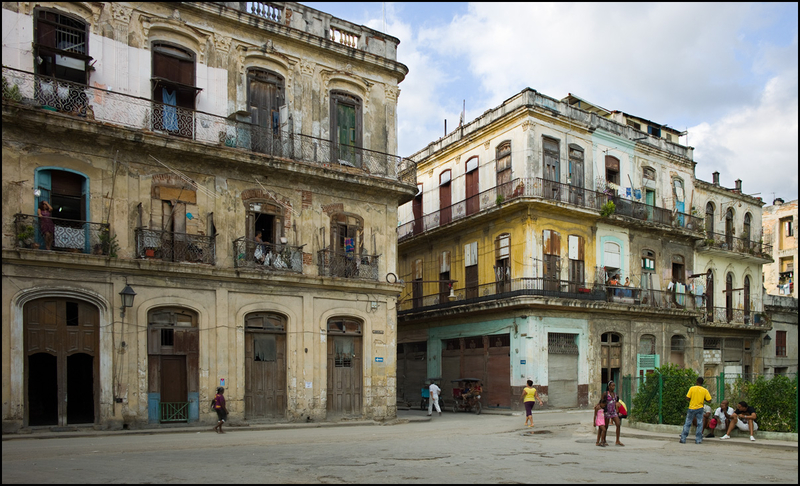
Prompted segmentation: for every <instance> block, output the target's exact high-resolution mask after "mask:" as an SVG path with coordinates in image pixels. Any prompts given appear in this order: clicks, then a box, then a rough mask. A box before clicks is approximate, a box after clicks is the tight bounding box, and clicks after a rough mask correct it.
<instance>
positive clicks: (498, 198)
mask: <svg viewBox="0 0 800 486" xmlns="http://www.w3.org/2000/svg"><path fill="white" fill-rule="evenodd" d="M505 200H506V198H505V197H503V195H502V194H498V195H497V198H496V199H495V200H494V202H495V203H497V205H498V206H502V205H503V201H505Z"/></svg>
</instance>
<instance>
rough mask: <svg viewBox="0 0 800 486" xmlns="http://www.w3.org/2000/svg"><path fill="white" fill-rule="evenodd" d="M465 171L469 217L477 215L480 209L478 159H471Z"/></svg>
mask: <svg viewBox="0 0 800 486" xmlns="http://www.w3.org/2000/svg"><path fill="white" fill-rule="evenodd" d="M464 170H465V172H466V175H465V177H464V184H465V186H466V187H465V189H466V198H467V216H469V215H470V214H474V213H477V212H478V210H479V209H480V200H479V199H478V193H479V192H480V187H479V186H480V181H479V172H480V171H479V170H478V157H477V156H475V157H470V159H469V160H467V162H466V164H465V166H464Z"/></svg>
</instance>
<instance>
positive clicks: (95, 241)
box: [14, 214, 112, 255]
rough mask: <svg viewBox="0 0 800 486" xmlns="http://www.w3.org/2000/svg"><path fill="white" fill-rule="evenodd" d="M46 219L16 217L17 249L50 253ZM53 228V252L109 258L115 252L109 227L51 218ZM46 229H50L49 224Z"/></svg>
mask: <svg viewBox="0 0 800 486" xmlns="http://www.w3.org/2000/svg"><path fill="white" fill-rule="evenodd" d="M43 219H44V218H39V217H38V216H33V215H30V214H15V215H14V230H15V231H16V234H15V239H14V241H15V244H16V247H17V248H28V249H32V250H47V241H46V240H45V233H44V231H43V230H42V229H43V225H42V223H43ZM49 219H50V221H51V222H52V225H53V235H52V238H53V241H52V244H51V247H50V249H51V250H55V251H66V252H74V253H85V254H92V255H109V254H110V253H111V250H112V243H111V237H110V228H109V225H108V224H103V223H91V222H89V221H78V220H72V219H62V218H52V217H51V218H49ZM44 228H47V223H45V225H44Z"/></svg>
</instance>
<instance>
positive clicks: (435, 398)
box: [428, 381, 442, 417]
mask: <svg viewBox="0 0 800 486" xmlns="http://www.w3.org/2000/svg"><path fill="white" fill-rule="evenodd" d="M428 391H430V395H431V397H430V399H429V400H428V417H430V416H431V413H432V412H433V407H434V406H436V411H437V412H439V415H442V409H441V407H439V394H440V393H442V389H441V388H439V386H438V385H437V384H436V383H435V382H433V381H431V386H429V387H428Z"/></svg>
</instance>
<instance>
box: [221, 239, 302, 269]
mask: <svg viewBox="0 0 800 486" xmlns="http://www.w3.org/2000/svg"><path fill="white" fill-rule="evenodd" d="M233 254H234V259H233V265H234V266H235V267H236V268H257V269H263V270H281V271H286V272H295V273H303V247H302V246H289V245H285V244H273V243H264V242H259V241H255V240H248V239H246V238H244V237H242V238H237V239H236V240H234V241H233Z"/></svg>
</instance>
